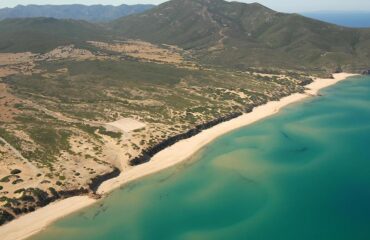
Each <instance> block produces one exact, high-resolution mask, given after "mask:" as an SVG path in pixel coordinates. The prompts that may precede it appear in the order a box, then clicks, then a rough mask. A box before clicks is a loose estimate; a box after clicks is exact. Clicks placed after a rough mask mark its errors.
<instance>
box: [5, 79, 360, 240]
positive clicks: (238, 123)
mask: <svg viewBox="0 0 370 240" xmlns="http://www.w3.org/2000/svg"><path fill="white" fill-rule="evenodd" d="M354 75H355V74H348V73H340V74H334V79H315V81H314V82H313V83H311V84H309V85H307V86H306V87H307V91H306V92H305V93H303V94H301V93H296V94H292V95H290V96H288V97H285V98H282V99H281V100H280V101H273V102H269V103H267V104H265V105H262V106H259V107H256V108H255V109H254V110H253V111H252V112H251V113H248V114H243V115H241V116H239V117H237V118H235V119H232V120H230V121H227V122H224V123H221V124H219V125H217V126H214V127H212V128H210V129H207V130H204V131H202V132H201V133H200V134H198V135H196V136H194V137H191V138H189V139H186V140H182V141H179V142H178V143H176V144H174V145H173V146H171V147H169V148H166V149H165V150H163V151H161V152H159V153H158V154H156V155H155V156H154V157H153V158H152V159H151V161H150V162H148V163H145V164H142V165H139V166H136V167H133V168H130V169H129V170H127V171H125V172H123V173H122V174H121V175H120V176H118V177H117V178H114V179H111V180H108V181H106V182H104V183H103V184H102V185H101V186H100V187H99V189H98V193H99V194H106V193H109V192H111V191H112V190H114V189H116V188H118V187H120V186H122V185H123V184H126V183H128V182H131V181H133V180H136V179H138V178H141V177H144V176H147V175H150V174H153V173H156V172H158V171H161V170H163V169H166V168H169V167H171V166H174V165H176V164H178V163H180V162H183V161H185V160H187V159H189V158H190V157H191V156H192V155H194V154H195V153H196V152H198V151H199V150H201V149H202V148H203V147H205V146H206V145H207V144H209V143H210V142H212V141H214V140H215V139H216V138H218V137H220V136H222V135H224V134H225V133H228V132H230V131H232V130H235V129H238V128H241V127H244V126H247V125H249V124H252V123H255V122H257V121H259V120H261V119H264V118H266V117H268V116H271V115H273V114H276V113H277V112H279V110H280V109H281V108H283V107H285V106H287V105H289V104H292V103H295V102H298V101H301V100H303V99H306V98H308V97H311V96H315V95H317V93H318V91H319V90H321V89H323V88H325V87H329V86H331V85H334V84H336V83H337V82H339V81H342V80H344V79H346V78H348V77H351V76H354ZM96 201H97V200H93V199H91V198H89V197H87V196H79V197H72V198H69V199H65V200H61V201H58V202H55V203H52V204H50V205H48V206H46V207H44V208H41V209H39V210H37V211H35V212H33V213H30V214H27V215H25V216H22V217H19V218H18V219H16V220H14V221H12V222H10V223H8V224H6V225H4V226H1V227H0V236H1V239H2V240H16V239H17V240H18V239H25V238H27V237H30V236H31V235H33V234H35V233H37V232H39V231H41V230H43V229H44V228H45V227H47V226H48V225H50V224H51V223H52V222H54V221H56V220H57V219H59V218H61V217H64V216H66V215H69V214H71V213H73V212H75V211H77V210H80V209H82V208H84V207H87V206H89V205H91V204H93V203H95V202H96Z"/></svg>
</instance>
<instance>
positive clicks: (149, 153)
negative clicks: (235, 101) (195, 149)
mask: <svg viewBox="0 0 370 240" xmlns="http://www.w3.org/2000/svg"><path fill="white" fill-rule="evenodd" d="M240 115H242V113H241V112H235V113H232V114H229V115H227V116H224V117H220V118H217V119H215V120H212V121H209V122H206V123H204V124H200V125H197V126H196V127H195V128H193V129H191V130H189V131H187V132H185V133H181V134H178V135H176V136H173V137H170V138H168V139H166V140H164V141H163V142H161V143H159V144H157V145H155V146H153V147H151V148H148V149H146V150H144V151H143V153H142V154H141V155H140V156H138V157H136V158H134V159H132V160H131V161H130V165H131V166H136V165H140V164H143V163H146V162H148V161H149V160H150V159H151V158H152V157H153V156H154V155H155V154H156V153H158V152H160V151H162V150H164V149H165V148H167V147H169V146H172V145H174V144H175V143H177V142H178V141H181V140H184V139H188V138H190V137H193V136H195V135H197V134H198V133H200V132H202V131H203V130H205V129H208V128H211V127H213V126H215V125H217V124H220V123H222V122H226V121H229V120H231V119H233V118H236V117H239V116H240Z"/></svg>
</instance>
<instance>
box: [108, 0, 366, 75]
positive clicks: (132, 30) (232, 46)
mask: <svg viewBox="0 0 370 240" xmlns="http://www.w3.org/2000/svg"><path fill="white" fill-rule="evenodd" d="M111 28H112V29H114V30H116V31H119V32H120V33H121V34H123V35H124V36H126V37H129V38H139V39H143V40H147V41H150V42H155V43H167V44H174V45H178V46H180V47H183V48H185V49H189V50H195V51H196V55H197V56H198V58H199V59H200V60H201V61H202V62H203V63H207V64H216V65H222V66H228V67H238V68H242V69H243V68H246V67H256V66H259V67H261V66H262V67H264V66H275V67H281V68H292V67H293V68H300V69H304V68H308V69H316V68H318V67H321V66H324V67H325V68H326V69H333V68H335V67H336V66H338V65H339V66H342V67H343V68H345V69H357V68H363V67H367V66H369V65H370V59H369V55H370V44H369V43H370V31H369V30H359V29H350V28H345V27H340V26H336V25H332V24H328V23H324V22H321V21H317V20H313V19H310V18H306V17H303V16H300V15H298V14H283V13H278V12H275V11H273V10H271V9H268V8H266V7H264V6H262V5H260V4H257V3H253V4H244V3H238V2H226V1H223V0H173V1H169V2H166V3H164V4H161V5H159V6H158V7H156V8H153V9H151V10H149V11H147V12H145V13H141V14H137V15H132V16H128V17H123V18H121V19H119V20H116V21H114V22H112V23H111Z"/></svg>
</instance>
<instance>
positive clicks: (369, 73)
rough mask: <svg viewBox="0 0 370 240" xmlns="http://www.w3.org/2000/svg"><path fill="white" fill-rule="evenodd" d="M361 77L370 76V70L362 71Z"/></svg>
mask: <svg viewBox="0 0 370 240" xmlns="http://www.w3.org/2000/svg"><path fill="white" fill-rule="evenodd" d="M362 75H370V69H368V70H365V71H363V72H362Z"/></svg>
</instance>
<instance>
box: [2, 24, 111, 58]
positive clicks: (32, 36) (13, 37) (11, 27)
mask: <svg viewBox="0 0 370 240" xmlns="http://www.w3.org/2000/svg"><path fill="white" fill-rule="evenodd" d="M0 32H1V34H0V52H28V51H30V52H34V53H43V52H47V51H50V50H52V49H54V48H56V47H58V46H62V45H68V44H75V45H86V44H85V42H86V41H88V40H98V39H107V38H109V37H110V35H109V34H108V32H107V31H106V30H105V29H104V28H102V27H100V26H98V25H95V24H92V23H88V22H85V21H77V20H58V19H54V18H25V19H6V20H2V21H0Z"/></svg>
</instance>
